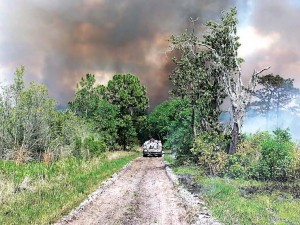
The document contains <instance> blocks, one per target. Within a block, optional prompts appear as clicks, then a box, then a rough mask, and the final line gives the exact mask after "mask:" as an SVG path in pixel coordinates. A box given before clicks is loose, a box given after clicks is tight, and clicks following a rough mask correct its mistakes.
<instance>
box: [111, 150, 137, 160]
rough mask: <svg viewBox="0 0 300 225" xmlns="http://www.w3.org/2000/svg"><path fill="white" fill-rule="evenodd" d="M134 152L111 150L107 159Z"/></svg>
mask: <svg viewBox="0 0 300 225" xmlns="http://www.w3.org/2000/svg"><path fill="white" fill-rule="evenodd" d="M130 154H132V153H129V152H125V151H115V152H110V153H109V154H108V156H107V159H108V160H109V161H111V160H114V159H119V158H121V157H126V156H129V155H130Z"/></svg>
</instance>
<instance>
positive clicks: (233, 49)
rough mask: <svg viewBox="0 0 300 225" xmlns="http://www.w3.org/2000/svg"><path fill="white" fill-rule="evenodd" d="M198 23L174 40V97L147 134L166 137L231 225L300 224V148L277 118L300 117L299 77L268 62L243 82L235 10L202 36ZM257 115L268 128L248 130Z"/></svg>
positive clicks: (174, 156)
mask: <svg viewBox="0 0 300 225" xmlns="http://www.w3.org/2000/svg"><path fill="white" fill-rule="evenodd" d="M191 23H192V30H191V31H187V32H186V33H183V34H181V35H174V36H172V37H171V38H170V52H171V55H172V54H173V53H174V57H173V62H174V66H175V69H174V70H173V72H172V74H171V75H170V81H171V82H172V84H173V89H172V90H171V96H172V99H170V100H167V101H165V102H163V103H162V104H160V105H158V106H157V107H156V108H155V109H154V110H153V111H152V112H151V113H150V114H149V116H148V117H147V122H148V127H149V131H148V132H149V133H150V134H157V135H158V136H159V137H160V138H161V139H162V140H163V141H164V147H165V149H169V152H168V151H167V152H166V153H167V154H165V159H166V160H167V161H168V163H169V164H170V166H171V167H172V168H173V169H174V171H175V172H176V173H178V174H179V178H180V181H181V182H182V183H183V184H184V185H186V187H187V188H188V189H189V190H190V191H192V192H194V193H195V194H200V195H201V196H203V198H204V200H205V202H206V204H207V206H208V208H209V209H210V210H211V211H212V214H213V216H215V217H216V218H218V219H219V220H220V221H221V222H223V223H224V224H259V225H261V224H266V225H267V224H299V221H300V216H299V215H300V211H299V208H300V195H299V185H300V149H299V146H298V144H297V141H296V140H294V139H292V134H291V132H290V130H289V129H286V128H280V126H279V122H278V119H279V117H280V113H281V112H284V113H287V112H288V113H291V114H293V115H294V116H295V117H297V112H298V111H299V104H298V103H297V102H298V101H299V99H300V98H299V96H300V95H299V89H297V88H295V87H294V86H293V80H292V79H284V78H282V77H281V76H280V75H273V74H267V75H264V74H263V73H265V72H266V71H268V70H270V68H269V65H266V67H265V68H260V70H257V71H256V70H254V73H253V74H252V75H251V76H250V80H249V83H248V85H244V84H243V82H242V80H243V79H242V75H243V73H242V70H241V65H242V63H243V59H242V58H239V57H238V48H239V47H240V43H239V41H238V40H239V37H238V36H237V24H238V21H237V11H236V9H235V8H232V9H230V10H229V11H228V12H225V13H223V14H222V17H221V20H219V21H217V22H216V21H208V22H207V23H206V31H204V32H203V33H199V34H198V33H197V32H196V30H197V27H196V26H195V24H196V20H192V19H191ZM270 66H272V65H270ZM257 84H259V85H257ZM252 97H253V99H252ZM251 99H252V100H251ZM228 100H229V103H228V102H226V101H228ZM224 102H225V105H229V108H228V109H226V110H224V106H223V107H222V106H221V105H222V104H223V103H224ZM291 102H294V103H295V102H296V103H297V104H291ZM228 112H229V113H228ZM225 115H227V116H225ZM255 116H260V117H262V118H264V119H265V121H266V122H265V123H266V125H267V127H266V130H268V131H257V132H256V133H252V134H244V133H242V127H243V122H244V120H245V118H250V117H255ZM297 118H299V119H300V116H299V115H298V117H297ZM273 120H275V121H277V122H276V124H277V126H275V127H271V126H269V124H271V121H273ZM273 124H274V123H273ZM270 128H272V130H271V129H270Z"/></svg>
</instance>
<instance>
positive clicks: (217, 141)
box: [191, 132, 228, 176]
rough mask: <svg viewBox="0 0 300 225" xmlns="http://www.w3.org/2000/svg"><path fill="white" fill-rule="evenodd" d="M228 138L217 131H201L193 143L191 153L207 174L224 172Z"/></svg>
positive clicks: (214, 174)
mask: <svg viewBox="0 0 300 225" xmlns="http://www.w3.org/2000/svg"><path fill="white" fill-rule="evenodd" d="M226 143H228V140H226V138H225V137H224V136H222V135H218V134H217V133H208V132H201V133H200V134H199V135H198V136H197V138H196V139H195V142H194V144H193V148H192V150H191V151H192V153H193V155H195V156H196V157H197V159H198V160H197V163H198V164H199V165H200V166H201V167H202V169H203V170H204V171H206V173H207V174H209V175H213V176H216V175H218V176H220V175H222V174H224V173H225V167H226V164H227V160H228V155H227V153H226V152H225V150H226V147H227V146H226Z"/></svg>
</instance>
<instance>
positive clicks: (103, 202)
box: [58, 158, 190, 225]
mask: <svg viewBox="0 0 300 225" xmlns="http://www.w3.org/2000/svg"><path fill="white" fill-rule="evenodd" d="M187 215H188V212H187V210H186V207H185V205H184V204H183V202H182V199H181V198H179V197H178V192H177V190H176V188H175V187H174V186H173V183H172V181H171V180H170V179H169V177H168V175H167V173H166V169H165V163H164V162H163V159H162V158H139V159H137V160H135V161H134V162H133V163H131V164H130V165H129V166H128V167H127V168H126V169H125V170H124V171H123V172H122V173H121V174H120V176H119V177H118V179H116V180H115V181H114V183H113V184H111V185H110V186H109V187H107V188H105V189H104V190H103V191H101V193H100V194H99V195H98V196H97V197H96V198H95V199H94V200H93V201H91V203H90V204H88V205H87V206H86V207H84V209H83V210H82V211H80V212H78V213H76V214H75V215H73V216H72V217H71V219H70V218H69V219H67V220H64V221H62V222H60V223H58V224H103V225H104V224H116V225H117V224H128V225H129V224H134V225H138V224H168V225H169V224H170V225H171V224H174V225H175V224H176V225H177V224H183V225H184V224H190V222H189V221H188V219H189V218H188V216H187Z"/></svg>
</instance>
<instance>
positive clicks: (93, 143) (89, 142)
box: [83, 135, 107, 156]
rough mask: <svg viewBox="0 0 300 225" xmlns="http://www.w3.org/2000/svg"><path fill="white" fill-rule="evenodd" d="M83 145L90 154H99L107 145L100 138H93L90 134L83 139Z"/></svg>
mask: <svg viewBox="0 0 300 225" xmlns="http://www.w3.org/2000/svg"><path fill="white" fill-rule="evenodd" d="M83 147H84V148H85V149H86V150H88V151H89V153H90V154H91V155H92V156H99V155H100V154H101V153H103V152H105V151H106V150H107V146H106V144H105V142H104V140H103V139H102V138H95V137H94V135H90V136H88V137H87V138H85V139H84V141H83Z"/></svg>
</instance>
